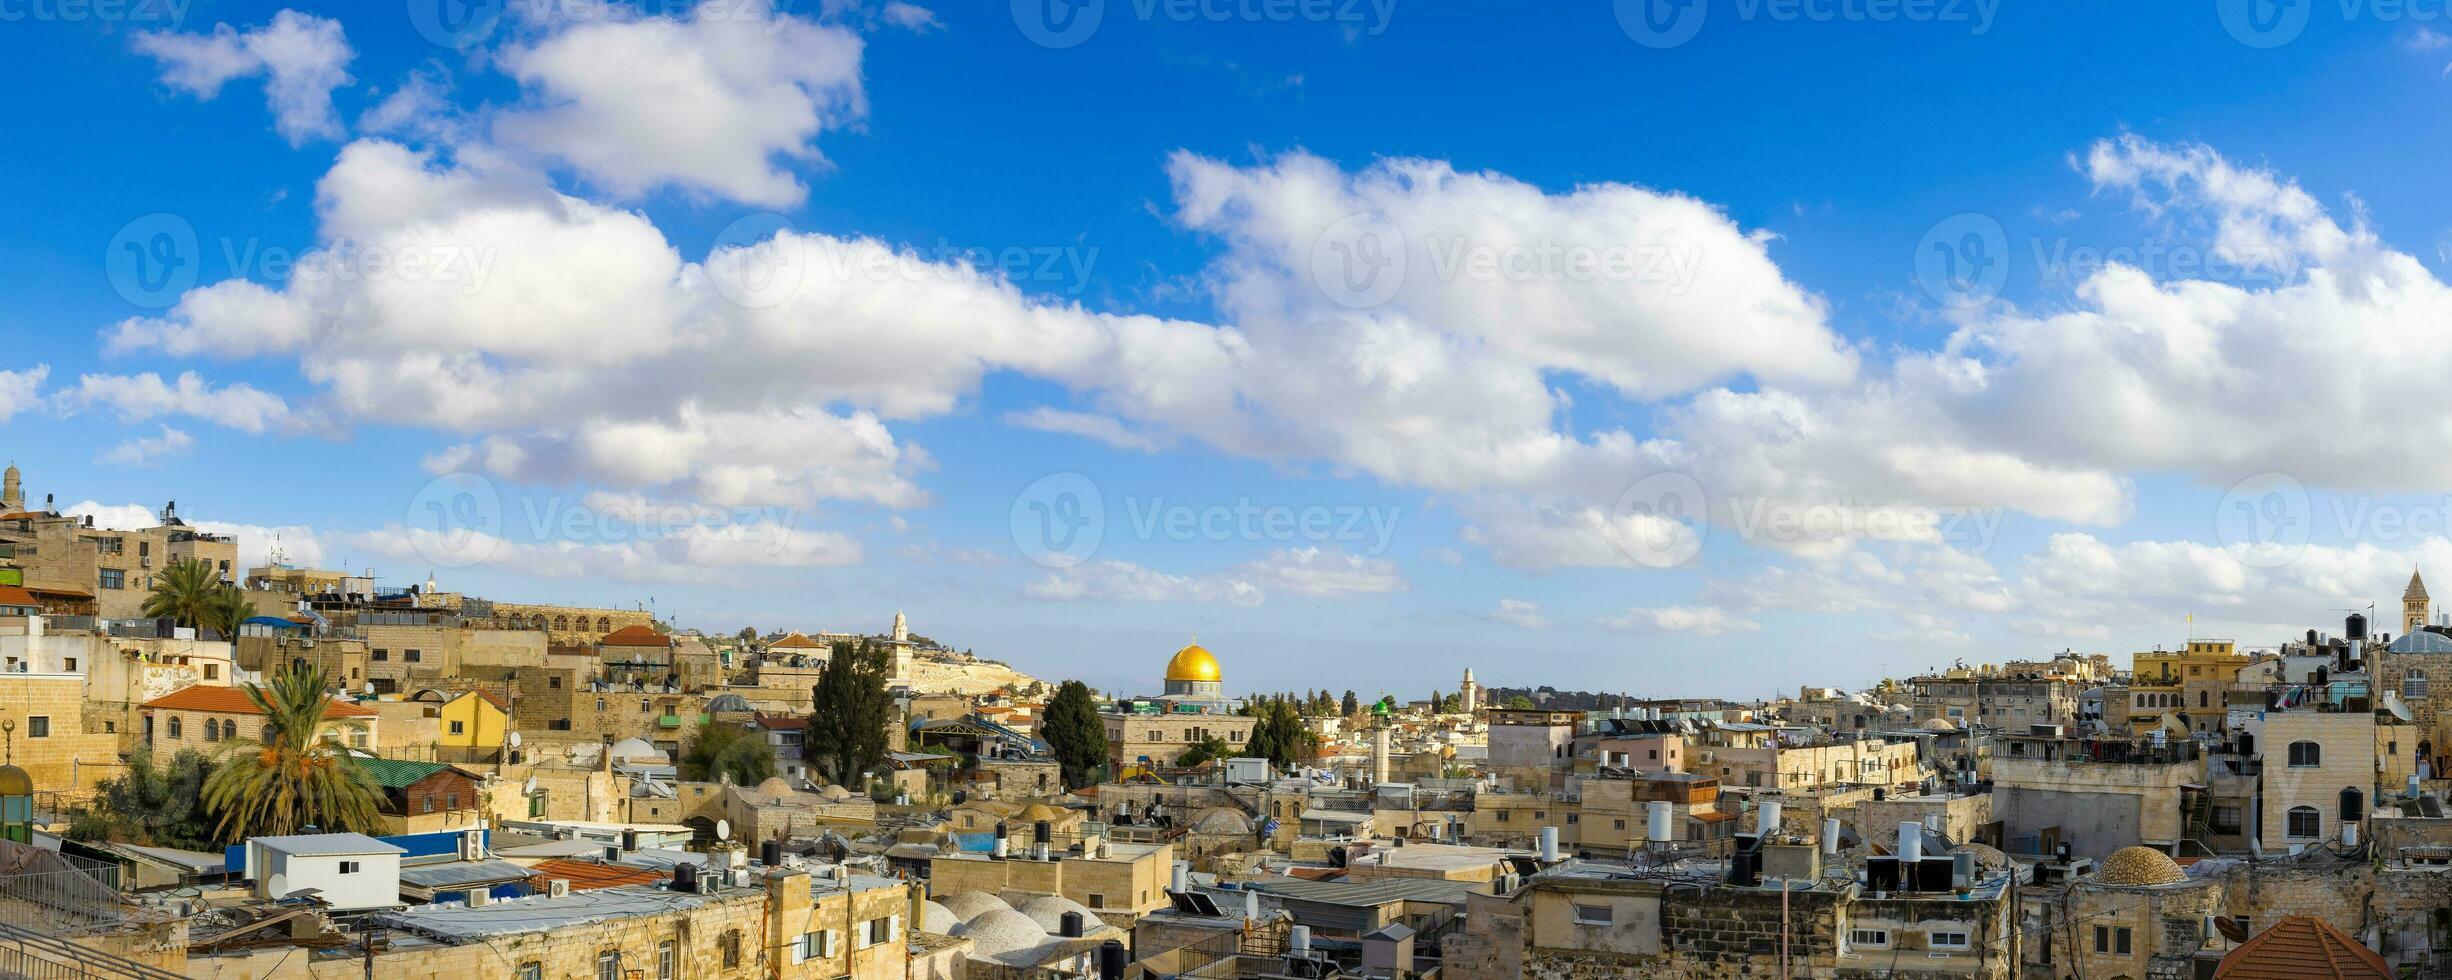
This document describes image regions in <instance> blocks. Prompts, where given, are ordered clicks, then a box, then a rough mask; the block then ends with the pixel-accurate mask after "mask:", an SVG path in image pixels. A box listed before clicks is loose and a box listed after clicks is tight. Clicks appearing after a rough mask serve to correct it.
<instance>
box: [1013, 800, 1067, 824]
mask: <svg viewBox="0 0 2452 980" xmlns="http://www.w3.org/2000/svg"><path fill="white" fill-rule="evenodd" d="M1015 816H1017V817H1019V818H1021V819H1022V820H1023V821H1025V822H1030V823H1036V822H1038V821H1041V820H1045V821H1047V822H1049V823H1055V822H1057V821H1059V820H1063V819H1064V811H1062V810H1058V809H1056V808H1055V807H1052V806H1048V805H1047V804H1045V803H1033V804H1031V805H1029V806H1026V807H1023V808H1022V812H1021V813H1019V814H1016V815H1015Z"/></svg>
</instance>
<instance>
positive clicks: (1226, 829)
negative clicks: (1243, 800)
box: [1192, 807, 1252, 834]
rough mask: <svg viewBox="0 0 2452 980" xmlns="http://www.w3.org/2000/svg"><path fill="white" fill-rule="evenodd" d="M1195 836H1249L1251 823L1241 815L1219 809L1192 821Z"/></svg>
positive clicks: (1222, 808)
mask: <svg viewBox="0 0 2452 980" xmlns="http://www.w3.org/2000/svg"><path fill="white" fill-rule="evenodd" d="M1192 832H1193V833H1196V834H1249V833H1251V832H1252V822H1251V821H1250V820H1249V819H1247V818H1245V817H1244V816H1243V815H1242V814H1240V813H1236V812H1234V811H1233V810H1229V809H1226V808H1224V807H1219V808H1217V809H1214V810H1210V811H1209V812H1207V813H1204V814H1201V815H1200V816H1198V817H1194V818H1193V819H1192Z"/></svg>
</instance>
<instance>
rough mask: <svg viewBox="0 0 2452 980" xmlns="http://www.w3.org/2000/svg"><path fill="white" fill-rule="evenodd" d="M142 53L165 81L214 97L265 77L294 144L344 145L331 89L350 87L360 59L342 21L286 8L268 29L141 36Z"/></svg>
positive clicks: (278, 121) (277, 117) (279, 121)
mask: <svg viewBox="0 0 2452 980" xmlns="http://www.w3.org/2000/svg"><path fill="white" fill-rule="evenodd" d="M135 44H136V50H138V51H140V52H143V53H144V54H146V55H150V56H151V57H152V58H153V59H154V60H155V61H158V62H160V63H161V66H162V81H163V82H164V83H166V84H169V85H170V86H172V87H173V88H179V89H184V90H186V91H187V92H189V93H191V94H193V95H195V96H196V97H197V98H199V99H207V100H209V99H212V98H213V97H214V96H216V95H219V94H221V87H222V86H223V85H225V84H227V83H229V82H230V81H231V80H232V79H236V78H245V77H252V76H256V75H263V76H265V82H264V97H265V100H266V101H268V102H270V103H271V106H272V113H273V126H274V128H275V129H277V130H278V131H279V132H280V133H281V136H282V137H283V138H284V139H287V140H289V142H290V145H292V146H303V145H305V144H306V142H307V141H308V140H312V139H338V138H339V137H340V136H341V123H340V115H339V113H338V112H336V111H334V109H333V107H332V91H333V90H334V89H337V88H340V87H341V86H344V85H347V84H349V83H350V81H351V79H350V77H349V71H348V67H349V61H350V59H351V58H352V57H354V56H355V52H353V51H351V50H350V47H349V40H348V38H347V37H346V36H345V35H344V34H343V32H342V30H341V24H340V22H339V21H336V20H330V19H327V18H323V17H317V16H314V15H312V14H302V13H299V12H298V11H295V10H284V11H281V12H280V13H277V14H274V15H273V19H272V22H271V23H269V24H266V25H264V26H262V27H257V28H251V29H248V30H243V31H242V30H239V29H237V28H234V27H231V26H230V25H228V24H215V25H213V30H212V32H211V33H208V34H179V33H173V32H168V31H161V32H153V33H146V34H139V35H137V36H136V40H135Z"/></svg>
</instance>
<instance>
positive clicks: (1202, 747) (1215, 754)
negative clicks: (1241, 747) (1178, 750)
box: [1175, 735, 1234, 769]
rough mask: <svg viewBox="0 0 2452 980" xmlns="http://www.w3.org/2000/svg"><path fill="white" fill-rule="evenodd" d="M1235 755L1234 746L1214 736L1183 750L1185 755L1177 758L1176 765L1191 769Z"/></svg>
mask: <svg viewBox="0 0 2452 980" xmlns="http://www.w3.org/2000/svg"><path fill="white" fill-rule="evenodd" d="M1233 755H1234V746H1231V745H1228V744H1226V740H1225V739H1222V738H1219V737H1217V736H1215V735H1212V736H1209V737H1208V738H1204V739H1201V740H1200V741H1197V742H1194V743H1192V747H1191V748H1188V749H1185V750H1183V755H1181V756H1178V757H1176V759H1175V764H1176V765H1178V766H1182V767H1183V768H1186V769H1190V768H1192V767H1193V766H1197V765H1200V764H1201V763H1204V762H1208V761H1210V760H1212V759H1226V758H1230V757H1232V756H1233Z"/></svg>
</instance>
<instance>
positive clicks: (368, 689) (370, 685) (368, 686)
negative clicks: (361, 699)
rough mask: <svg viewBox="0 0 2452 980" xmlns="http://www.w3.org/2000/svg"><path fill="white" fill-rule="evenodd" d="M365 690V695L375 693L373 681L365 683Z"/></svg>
mask: <svg viewBox="0 0 2452 980" xmlns="http://www.w3.org/2000/svg"><path fill="white" fill-rule="evenodd" d="M365 690H366V693H368V694H373V693H375V682H373V681H367V682H366V688H365Z"/></svg>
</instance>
